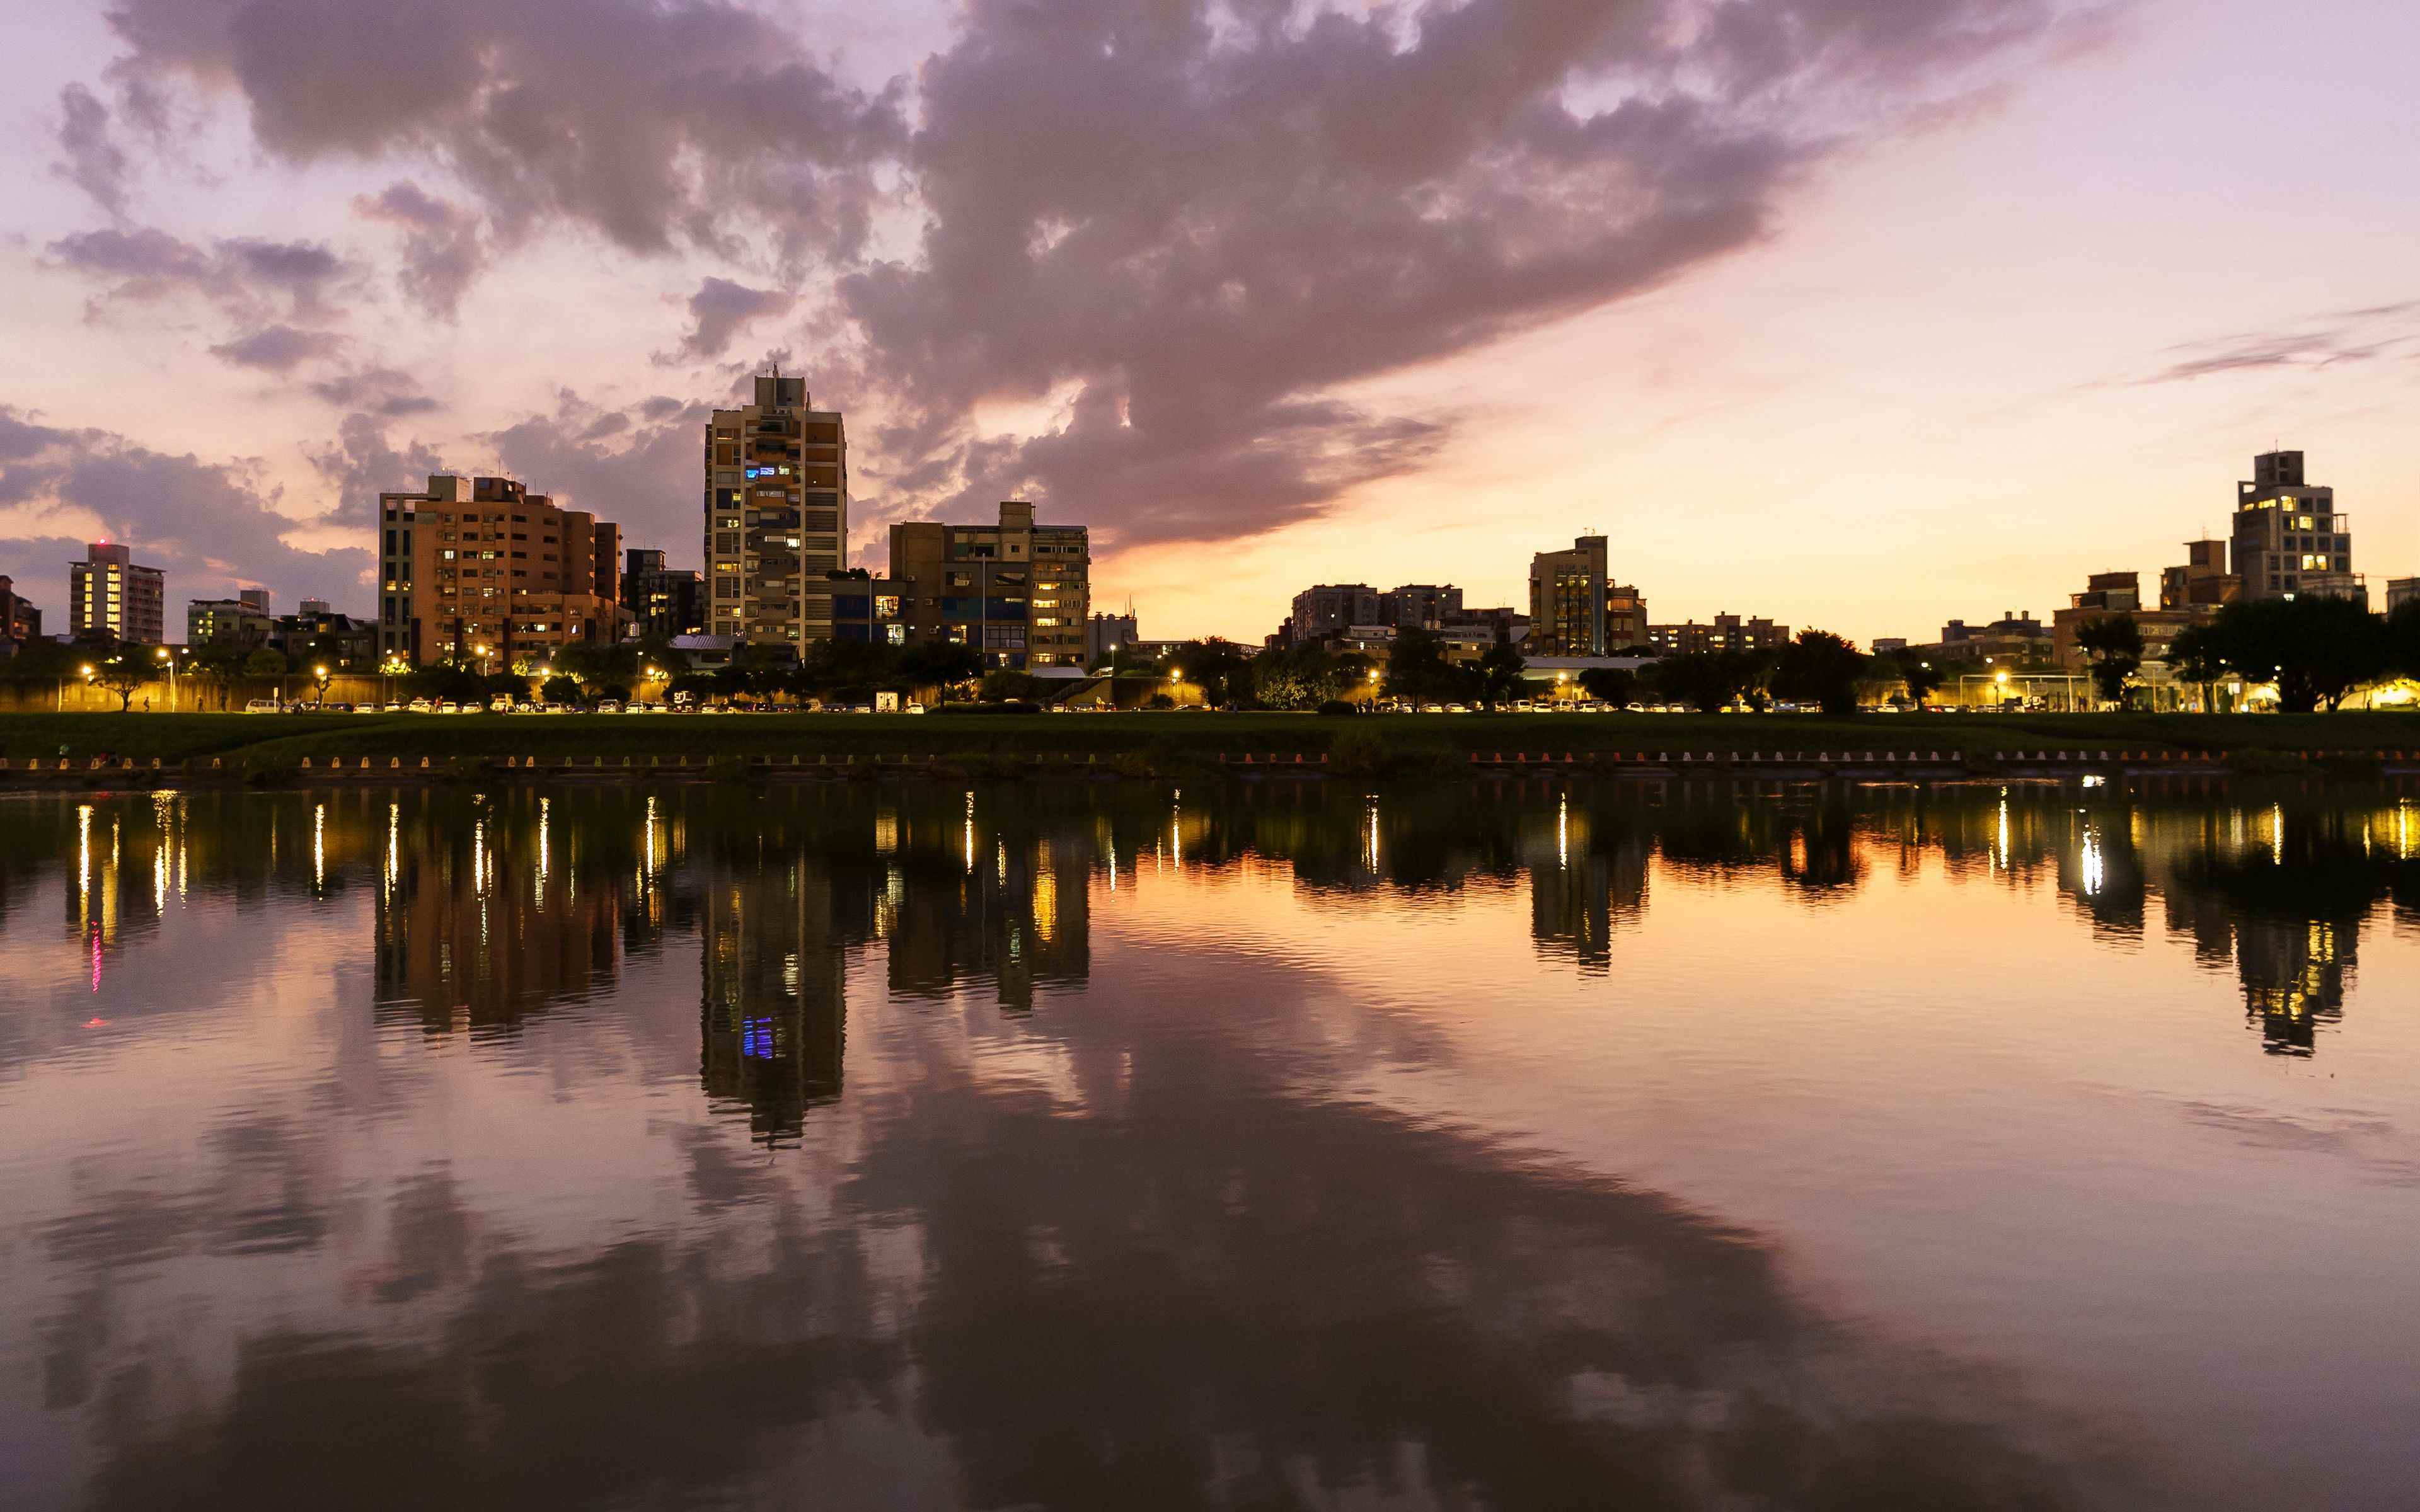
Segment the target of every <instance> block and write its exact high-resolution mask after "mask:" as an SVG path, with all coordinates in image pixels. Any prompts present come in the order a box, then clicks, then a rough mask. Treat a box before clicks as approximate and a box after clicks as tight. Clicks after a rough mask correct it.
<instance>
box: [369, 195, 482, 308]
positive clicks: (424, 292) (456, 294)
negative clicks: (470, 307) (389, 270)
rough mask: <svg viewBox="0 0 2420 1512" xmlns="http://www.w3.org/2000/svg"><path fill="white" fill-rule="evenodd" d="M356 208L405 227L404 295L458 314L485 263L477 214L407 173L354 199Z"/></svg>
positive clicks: (401, 278) (423, 305) (401, 277)
mask: <svg viewBox="0 0 2420 1512" xmlns="http://www.w3.org/2000/svg"><path fill="white" fill-rule="evenodd" d="M353 213H354V214H356V215H359V216H362V217H364V218H365V219H366V220H373V221H384V222H386V223H388V224H393V225H398V226H401V227H402V228H403V268H402V270H401V272H400V273H399V274H398V276H397V282H398V283H399V284H400V285H402V288H403V292H404V296H405V298H407V299H409V300H411V301H412V302H413V303H415V304H417V305H419V306H420V307H421V308H422V309H424V310H426V311H427V312H428V313H429V314H430V315H432V316H438V317H440V318H442V319H447V320H450V319H452V318H454V316H455V313H456V311H457V310H458V309H459V308H460V307H461V303H462V296H463V295H464V294H465V293H467V292H468V291H469V289H470V287H471V285H472V284H473V282H474V281H475V280H476V279H477V278H478V276H479V273H480V270H482V269H484V268H485V267H486V266H487V262H488V255H487V251H486V249H485V248H483V247H482V246H481V245H480V242H479V218H478V216H477V215H476V214H474V213H473V212H472V211H470V210H467V209H464V208H461V207H459V206H458V205H455V204H453V203H452V202H450V201H447V200H442V199H439V198H437V197H436V196H435V195H433V194H430V193H427V191H426V190H423V189H422V188H421V187H420V186H419V185H418V184H415V183H412V182H411V180H409V179H403V180H398V181H397V182H396V183H392V184H389V185H388V186H387V187H386V189H385V190H384V191H383V192H381V193H378V194H364V195H361V196H359V197H358V198H356V199H355V200H354V201H353Z"/></svg>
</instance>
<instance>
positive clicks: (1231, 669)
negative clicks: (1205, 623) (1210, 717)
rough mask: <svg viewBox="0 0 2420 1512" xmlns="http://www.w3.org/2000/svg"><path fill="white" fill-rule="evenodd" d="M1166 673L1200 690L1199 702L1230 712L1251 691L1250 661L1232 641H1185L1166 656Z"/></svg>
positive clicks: (1242, 649) (1247, 696)
mask: <svg viewBox="0 0 2420 1512" xmlns="http://www.w3.org/2000/svg"><path fill="white" fill-rule="evenodd" d="M1168 670H1169V672H1170V674H1171V676H1173V677H1175V678H1176V679H1177V680H1178V681H1180V682H1187V683H1191V684H1192V685H1193V686H1194V687H1198V688H1200V689H1202V702H1204V703H1207V704H1209V705H1210V706H1211V707H1212V708H1214V709H1230V708H1233V707H1234V706H1235V705H1236V704H1238V703H1240V702H1244V701H1245V700H1246V699H1247V698H1249V696H1250V694H1251V690H1252V658H1251V657H1249V656H1246V655H1245V654H1244V648H1243V647H1241V646H1239V645H1236V644H1235V643H1234V642H1233V641H1232V640H1218V639H1217V638H1215V637H1214V638H1212V639H1210V640H1187V642H1186V643H1185V644H1184V645H1182V646H1179V647H1178V648H1177V649H1176V651H1175V652H1174V653H1173V654H1172V655H1171V656H1170V657H1169V664H1168Z"/></svg>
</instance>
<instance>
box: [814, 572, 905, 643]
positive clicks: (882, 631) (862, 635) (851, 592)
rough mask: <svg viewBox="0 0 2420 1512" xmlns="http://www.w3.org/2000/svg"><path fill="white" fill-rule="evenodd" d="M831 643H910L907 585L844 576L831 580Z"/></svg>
mask: <svg viewBox="0 0 2420 1512" xmlns="http://www.w3.org/2000/svg"><path fill="white" fill-rule="evenodd" d="M831 594H832V639H833V640H862V641H865V642H867V643H868V644H871V645H879V646H904V645H906V644H907V597H908V585H907V584H906V583H903V582H901V581H900V580H899V579H896V578H876V577H874V576H872V575H871V574H867V573H844V574H842V575H840V576H839V577H836V578H834V579H831Z"/></svg>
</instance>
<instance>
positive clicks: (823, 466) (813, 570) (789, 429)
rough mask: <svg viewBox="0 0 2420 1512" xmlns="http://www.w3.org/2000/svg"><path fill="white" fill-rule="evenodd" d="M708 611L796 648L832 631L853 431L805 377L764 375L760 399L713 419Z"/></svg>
mask: <svg viewBox="0 0 2420 1512" xmlns="http://www.w3.org/2000/svg"><path fill="white" fill-rule="evenodd" d="M705 511H706V521H705V543H706V552H705V560H706V574H705V578H706V619H707V623H708V624H709V625H711V627H712V633H713V634H716V635H727V636H732V637H734V638H736V639H737V640H741V641H744V642H747V643H748V644H751V645H756V646H764V647H768V648H770V649H772V650H775V651H786V652H788V653H790V654H792V655H796V654H797V652H798V650H799V647H801V646H804V645H807V644H810V643H812V642H814V641H816V640H827V639H829V638H830V635H831V633H832V602H831V592H830V586H829V585H830V574H832V573H835V572H839V571H841V570H842V569H844V568H845V567H846V566H847V565H848V438H847V433H846V430H845V426H844V424H843V422H842V419H841V413H840V411H839V410H837V409H814V407H813V403H812V400H811V399H810V397H809V395H808V393H807V381H806V379H804V378H783V377H782V376H781V374H780V372H779V371H776V372H774V373H772V374H769V375H759V376H758V377H757V378H756V380H755V402H754V403H753V404H750V405H747V406H744V407H742V408H740V409H717V410H716V411H715V412H714V418H713V419H711V420H709V421H707V422H706V503H705Z"/></svg>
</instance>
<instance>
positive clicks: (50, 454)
mask: <svg viewBox="0 0 2420 1512" xmlns="http://www.w3.org/2000/svg"><path fill="white" fill-rule="evenodd" d="M275 499H276V495H275V494H274V493H273V492H272V493H271V494H269V495H267V496H266V497H264V495H263V494H262V492H261V491H260V489H259V487H258V486H257V485H256V483H255V482H254V480H253V479H252V477H251V476H250V474H249V473H248V472H247V471H245V470H243V469H241V468H239V467H235V466H230V465H224V464H212V463H207V462H203V461H201V460H200V459H199V458H197V457H194V456H193V455H183V456H172V455H165V454H163V453H159V452H154V451H151V450H149V449H148V448H146V447H144V446H141V445H139V444H137V443H135V442H133V441H131V440H127V439H126V438H125V437H123V436H119V435H116V434H115V433H113V432H110V431H105V430H97V429H76V430H69V429H63V428H60V427H56V426H50V425H42V424H36V423H34V422H32V421H30V420H28V419H27V418H26V417H25V416H24V414H23V411H20V410H15V409H9V408H8V407H6V406H0V505H8V506H14V509H15V510H16V512H17V517H18V518H19V519H20V521H21V522H23V521H31V522H33V525H34V526H35V527H36V528H33V529H25V528H23V524H22V523H21V528H20V533H18V534H16V535H14V536H0V572H7V573H8V574H9V575H10V576H12V577H15V578H16V579H18V582H19V585H20V588H21V591H22V590H28V589H33V590H38V589H39V585H40V584H43V583H57V584H59V585H60V594H61V597H62V598H64V587H65V583H66V580H67V563H68V556H66V555H61V554H59V551H58V544H59V542H60V540H61V539H62V538H63V537H67V538H70V539H73V538H74V537H73V532H71V531H70V530H63V529H61V528H60V527H61V526H63V525H65V524H67V522H68V520H69V519H70V517H72V516H73V514H75V513H76V512H85V513H89V514H90V515H92V516H95V517H98V518H99V520H100V523H101V533H102V534H104V535H106V536H107V537H108V538H109V539H111V540H116V541H124V542H126V543H127V544H128V545H130V546H132V548H134V554H135V560H136V561H138V562H141V563H145V564H147V565H150V566H156V567H161V568H163V569H165V570H166V572H167V573H168V579H169V580H168V594H169V618H170V620H171V621H172V622H173V621H176V620H177V619H178V617H179V610H180V609H181V607H182V600H184V599H186V598H209V597H221V596H225V595H226V594H230V593H232V592H233V591H234V589H235V588H236V587H238V586H240V585H244V584H258V583H266V584H268V585H269V586H271V588H272V589H274V590H275V591H276V592H277V593H278V594H280V595H281V596H286V597H287V598H288V600H289V601H290V600H291V598H294V597H301V596H303V595H305V594H318V595H320V596H323V597H326V598H328V599H330V600H331V601H334V602H338V603H342V602H344V601H347V600H350V601H352V602H354V603H356V604H358V603H362V602H364V601H365V599H366V594H367V591H366V589H365V588H364V587H363V586H362V584H363V578H364V575H365V573H367V572H368V571H369V569H370V567H371V565H372V563H373V562H374V560H375V556H374V553H372V552H371V551H369V550H367V549H356V548H340V549H335V550H330V551H306V550H302V549H301V548H297V547H294V546H291V545H289V544H287V539H286V537H287V535H289V534H291V533H293V532H295V531H296V530H298V529H300V528H301V527H302V525H303V524H304V523H305V522H303V521H298V520H296V519H293V518H291V517H287V516H286V515H284V514H281V513H279V512H278V511H277V510H276V509H275V508H274V507H273V504H274V502H275ZM69 554H70V555H72V554H74V552H73V550H70V553H69Z"/></svg>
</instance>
